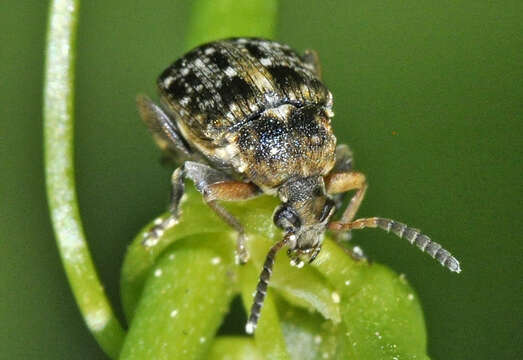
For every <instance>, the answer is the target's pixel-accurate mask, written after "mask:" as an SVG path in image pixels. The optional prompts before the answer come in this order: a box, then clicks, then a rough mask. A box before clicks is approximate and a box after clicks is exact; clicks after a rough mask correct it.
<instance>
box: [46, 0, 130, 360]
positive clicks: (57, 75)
mask: <svg viewBox="0 0 523 360" xmlns="http://www.w3.org/2000/svg"><path fill="white" fill-rule="evenodd" d="M78 6H79V1H75V0H55V1H52V3H51V5H50V9H49V25H48V26H49V27H48V33H47V50H46V65H45V85H44V86H45V88H44V151H45V178H46V186H47V198H48V202H49V209H50V213H51V220H52V223H53V229H54V232H55V237H56V241H57V245H58V249H59V251H60V256H61V258H62V263H63V265H64V268H65V272H66V274H67V278H68V279H69V284H70V286H71V288H72V290H73V293H74V296H75V298H76V302H77V304H78V307H79V308H80V311H81V313H82V316H83V318H84V320H85V322H86V324H87V326H88V328H89V330H90V331H91V333H92V334H93V335H94V337H95V338H96V340H97V341H98V343H99V344H100V346H101V347H102V349H103V350H104V351H105V352H106V353H107V354H108V355H109V356H110V357H111V358H116V357H117V356H118V353H119V351H120V348H121V344H122V341H123V338H124V330H123V329H122V327H121V325H120V323H119V322H118V319H117V318H116V317H115V315H114V313H113V311H112V309H111V305H110V304H109V301H108V300H107V297H106V295H105V293H104V290H103V287H102V284H101V283H100V280H99V279H98V276H97V274H96V271H95V269H94V266H93V262H92V259H91V256H90V253H89V249H88V246H87V243H86V240H85V235H84V232H83V229H82V223H81V219H80V215H79V211H78V205H77V199H76V191H75V181H74V166H73V125H74V116H73V113H74V111H73V108H74V107H73V100H74V91H73V90H74V60H75V37H76V28H77V18H78Z"/></svg>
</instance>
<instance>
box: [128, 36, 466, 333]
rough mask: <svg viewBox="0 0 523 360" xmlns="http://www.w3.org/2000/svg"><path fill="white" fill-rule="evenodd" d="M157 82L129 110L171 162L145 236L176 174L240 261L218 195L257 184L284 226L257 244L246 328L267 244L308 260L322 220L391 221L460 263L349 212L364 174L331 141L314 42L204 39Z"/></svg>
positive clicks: (269, 263)
mask: <svg viewBox="0 0 523 360" xmlns="http://www.w3.org/2000/svg"><path fill="white" fill-rule="evenodd" d="M157 85H158V89H159V93H160V99H161V105H160V106H159V105H156V104H155V103H153V102H152V101H151V100H150V99H149V98H148V97H147V96H145V95H139V96H138V97H137V104H138V109H139V113H140V115H141V118H142V119H143V121H144V122H145V124H146V125H147V126H148V128H149V129H150V131H151V132H152V134H153V136H154V138H155V140H156V142H157V144H158V145H159V146H160V147H161V148H162V149H163V150H165V151H166V152H167V153H169V154H171V155H173V156H174V157H176V158H177V159H178V160H180V161H182V165H181V166H180V167H178V168H177V169H176V170H175V171H174V172H173V174H172V178H171V182H172V198H171V204H170V208H169V210H170V215H169V216H168V217H166V218H163V219H158V220H157V221H155V223H154V225H153V226H152V228H151V229H150V230H149V231H148V232H147V233H146V234H145V238H144V244H145V246H152V245H154V244H155V243H156V242H157V241H158V239H159V238H160V237H161V235H162V234H163V233H164V231H165V230H166V229H168V228H169V227H171V226H172V225H173V224H175V223H176V219H177V217H178V215H179V204H180V199H181V197H182V195H183V193H184V179H186V178H188V179H191V180H192V181H193V182H194V184H195V186H196V188H197V189H198V191H199V192H200V193H201V194H202V195H203V200H204V201H205V203H206V204H207V205H208V206H209V207H210V208H211V209H212V210H214V211H215V212H216V214H218V215H219V217H221V218H222V219H223V220H224V221H225V222H226V223H227V224H229V225H230V226H231V227H232V228H234V229H235V230H236V231H237V233H238V239H237V246H236V255H237V259H238V261H239V263H245V262H246V261H247V260H248V257H249V254H248V251H247V249H246V246H245V230H244V228H243V226H242V224H241V223H240V222H239V221H238V220H237V219H236V218H235V217H234V216H233V215H231V214H230V213H229V212H228V211H227V210H226V209H225V208H224V207H223V206H222V205H220V204H219V203H218V201H240V200H247V199H250V198H253V197H255V196H258V195H261V194H269V195H273V196H278V198H279V199H280V201H281V204H280V205H279V206H278V207H277V208H276V210H275V212H274V215H273V221H274V224H275V225H276V226H277V227H279V228H280V229H282V230H283V232H284V236H283V239H282V240H280V241H279V242H277V243H276V244H274V245H273V246H272V247H271V249H270V250H269V252H268V254H267V257H266V260H265V263H264V266H263V270H262V272H261V274H260V277H259V282H258V286H257V290H256V294H255V296H254V302H253V305H252V308H251V312H250V316H249V319H248V322H247V325H246V332H247V333H251V334H252V333H253V332H254V330H255V328H256V325H257V322H258V319H259V316H260V312H261V308H262V305H263V301H264V299H265V295H266V292H267V287H268V283H269V279H270V276H271V273H272V267H273V264H274V258H275V256H276V253H277V252H278V251H279V250H280V249H281V248H282V247H284V246H286V247H287V248H288V254H289V256H290V257H291V262H292V263H293V264H296V265H298V266H302V265H303V260H302V259H303V258H306V259H308V261H309V262H312V261H314V259H315V258H316V256H317V255H318V253H319V252H320V249H321V245H322V242H323V236H324V233H325V231H326V230H327V229H328V230H331V231H334V232H342V231H348V230H351V229H362V228H365V227H371V228H381V229H384V230H386V231H392V232H393V233H394V234H396V235H397V236H399V237H400V238H404V239H407V240H408V241H409V242H410V243H411V244H415V245H417V246H418V247H419V248H420V249H421V250H422V251H424V252H427V253H428V254H430V255H431V256H432V257H434V258H435V259H437V260H438V261H439V262H440V263H441V264H442V265H443V266H445V267H446V268H448V269H449V270H451V271H454V272H460V271H461V269H460V265H459V262H458V261H457V260H456V259H455V258H454V257H453V256H452V255H451V254H450V253H449V252H448V251H447V250H445V249H443V248H442V247H441V245H439V244H438V243H436V242H433V241H432V240H430V238H429V237H428V236H427V235H424V234H422V233H421V232H420V231H419V230H417V229H414V228H411V227H408V226H407V225H405V224H402V223H400V222H396V221H394V220H390V219H385V218H379V217H373V218H363V219H357V220H355V219H354V218H355V215H356V212H357V210H358V208H359V206H360V204H361V202H362V200H363V198H364V196H365V192H366V190H367V182H366V179H365V176H364V175H363V174H362V173H361V172H358V171H355V170H354V169H353V156H352V152H351V151H350V149H349V148H348V147H347V146H346V145H337V144H336V137H335V136H334V134H333V131H332V127H331V118H332V117H333V116H334V113H333V111H332V106H333V99H332V94H331V93H330V91H329V90H328V89H327V88H326V86H325V85H324V84H323V82H322V77H321V68H320V63H319V60H318V56H317V54H316V52H314V51H311V50H307V51H305V53H304V55H302V56H300V55H299V54H298V53H297V52H295V51H294V50H292V49H291V48H290V47H289V46H287V45H285V44H280V43H278V42H274V41H270V40H265V39H259V38H231V39H225V40H220V41H215V42H210V43H207V44H204V45H201V46H199V47H197V48H195V49H193V50H191V51H189V52H188V53H187V54H185V55H184V56H182V57H181V58H180V59H178V60H177V61H175V62H174V63H173V64H172V65H171V66H169V67H168V68H167V69H166V70H165V71H164V72H163V73H162V74H161V75H160V76H159V78H158V80H157ZM351 190H354V191H355V193H354V195H353V196H352V197H351V199H350V201H349V203H348V205H347V207H346V208H345V210H344V211H343V213H342V215H341V218H340V219H339V220H337V221H330V218H331V216H332V215H333V213H334V212H335V211H336V210H337V209H338V208H339V207H340V206H341V201H340V198H341V196H342V195H343V194H345V193H347V192H348V191H351ZM329 221H330V222H329Z"/></svg>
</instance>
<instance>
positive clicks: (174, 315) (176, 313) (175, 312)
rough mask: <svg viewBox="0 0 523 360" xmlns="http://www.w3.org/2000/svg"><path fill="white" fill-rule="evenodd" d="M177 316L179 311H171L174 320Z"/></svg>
mask: <svg viewBox="0 0 523 360" xmlns="http://www.w3.org/2000/svg"><path fill="white" fill-rule="evenodd" d="M176 315H178V310H176V309H174V310H173V311H171V314H170V316H171V317H172V318H174V317H176Z"/></svg>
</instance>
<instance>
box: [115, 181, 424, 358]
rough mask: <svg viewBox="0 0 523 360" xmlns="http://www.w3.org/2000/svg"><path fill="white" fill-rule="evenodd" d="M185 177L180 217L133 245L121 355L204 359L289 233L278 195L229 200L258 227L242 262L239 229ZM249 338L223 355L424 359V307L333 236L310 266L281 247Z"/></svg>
mask: <svg viewBox="0 0 523 360" xmlns="http://www.w3.org/2000/svg"><path fill="white" fill-rule="evenodd" d="M187 185H188V186H187V188H188V191H187V196H186V199H185V200H184V202H183V204H182V208H181V209H182V215H181V217H180V219H179V222H178V223H177V224H176V225H175V226H174V227H173V228H171V229H169V230H168V231H167V232H166V233H165V234H164V236H163V237H162V238H161V240H160V242H159V243H158V244H157V245H156V246H154V247H151V248H146V247H144V246H143V245H142V239H143V232H142V233H140V234H138V236H137V237H136V239H135V240H134V242H133V243H132V244H131V246H130V247H129V251H128V253H127V256H126V258H125V261H124V266H123V271H122V280H121V284H122V298H123V301H124V308H125V312H126V314H127V317H128V318H129V319H130V323H131V327H130V330H129V335H128V337H127V338H126V341H125V344H124V348H123V349H124V350H123V352H122V358H123V359H127V358H129V359H135V358H136V359H138V358H152V357H154V358H173V357H175V356H176V355H178V356H179V354H181V353H183V354H186V356H187V358H193V359H198V358H205V354H206V351H208V350H209V347H213V346H214V345H213V341H220V339H221V337H218V338H214V333H215V331H216V329H217V328H218V327H219V326H220V324H221V323H222V320H223V317H224V315H225V313H226V311H227V309H228V307H229V304H230V301H231V299H232V297H233V296H235V295H237V294H241V296H242V299H243V302H244V307H245V309H249V308H250V305H251V301H252V293H253V291H254V290H255V287H256V283H257V280H258V275H259V272H260V270H261V268H262V264H263V260H264V258H265V255H266V253H267V251H268V249H269V248H270V246H271V245H272V244H273V243H274V242H275V241H277V240H278V239H280V238H281V236H282V234H281V233H280V232H279V231H278V229H276V228H275V227H274V225H273V224H272V223H271V214H272V212H273V210H274V207H275V206H276V205H277V200H276V199H275V198H271V197H266V196H264V197H260V198H258V199H254V200H251V201H248V202H243V203H230V204H225V205H226V206H227V208H228V209H229V211H231V213H233V214H234V215H235V216H237V217H238V218H239V219H240V221H241V222H242V223H243V224H244V225H245V227H246V228H247V229H249V230H250V231H249V233H248V242H247V247H248V250H249V252H250V254H251V260H250V261H249V263H248V264H246V265H244V266H239V265H236V264H235V263H234V257H233V254H234V249H235V239H236V234H235V233H234V231H232V230H231V229H230V228H229V227H228V226H227V225H225V224H224V223H223V222H222V221H221V220H220V219H219V218H218V217H217V216H216V215H215V214H214V213H213V212H212V211H211V210H210V209H209V208H208V207H207V206H206V205H205V204H204V203H203V201H202V198H201V195H200V194H199V193H197V191H196V190H195V189H194V187H193V186H192V185H190V184H189V183H187ZM147 228H148V227H145V228H144V231H145V230H146V229H147ZM173 312H174V313H175V316H171V315H172V314H173ZM239 335H240V334H239ZM213 339H214V340H213ZM242 339H246V337H244V336H241V337H240V336H239V337H235V338H227V342H226V343H227V344H229V346H228V347H225V346H224V345H223V344H222V343H220V342H218V344H220V345H219V351H218V350H217V353H218V354H222V355H220V356H223V358H225V355H226V354H228V355H231V356H232V355H233V354H236V352H239V351H241V349H244V348H245V347H252V346H255V347H256V348H257V349H258V350H257V351H258V353H259V354H261V355H263V356H264V358H268V359H271V358H272V359H307V358H310V359H317V358H321V357H322V356H329V358H339V359H346V358H361V359H384V358H390V359H393V358H394V357H397V358H401V359H425V358H426V355H425V347H426V338H425V329H424V321H423V314H422V312H421V308H420V306H419V303H418V301H417V300H416V296H415V295H414V293H413V290H412V289H411V288H410V286H409V285H408V284H407V282H406V280H405V279H404V277H401V276H398V275H396V274H394V273H393V272H392V271H390V270H389V269H387V268H386V267H384V266H381V265H378V264H372V265H371V264H369V263H368V262H367V261H364V260H360V261H357V260H354V259H353V258H352V257H351V256H350V251H349V250H347V249H345V248H343V247H341V246H340V245H338V244H337V243H336V242H334V241H332V240H331V239H330V238H327V239H326V241H325V244H324V247H323V249H322V252H321V253H320V255H319V256H318V258H317V259H316V261H315V262H314V263H313V264H312V265H310V266H305V267H304V268H302V269H298V268H296V267H292V266H290V264H289V261H288V258H287V257H286V254H285V253H284V252H281V253H280V254H279V255H278V256H277V259H276V264H275V268H274V276H273V280H272V281H271V287H270V290H269V292H268V296H267V300H266V304H265V306H264V308H263V310H262V316H261V319H260V323H259V326H258V328H257V330H256V334H255V337H254V343H246V342H243V341H242ZM216 346H218V345H216ZM236 346H237V347H236ZM212 351H214V350H212ZM324 354H326V355H324ZM189 355H191V356H189ZM202 356H203V357H202ZM214 356H218V355H214Z"/></svg>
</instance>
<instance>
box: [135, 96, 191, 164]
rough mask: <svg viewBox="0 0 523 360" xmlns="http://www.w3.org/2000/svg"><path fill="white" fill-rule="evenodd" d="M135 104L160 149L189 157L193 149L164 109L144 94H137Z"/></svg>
mask: <svg viewBox="0 0 523 360" xmlns="http://www.w3.org/2000/svg"><path fill="white" fill-rule="evenodd" d="M136 105H137V107H138V112H139V113H140V117H141V118H142V120H143V122H144V123H145V125H147V127H148V128H149V131H151V133H152V134H153V137H154V140H155V141H156V144H157V145H158V146H159V147H160V148H161V149H162V150H164V151H165V152H167V153H169V154H171V155H174V156H175V157H176V156H178V157H182V158H185V159H188V158H191V156H192V155H193V151H192V150H191V148H190V147H189V145H188V144H187V142H186V141H185V139H184V138H183V136H182V135H181V134H180V132H179V130H178V128H177V127H176V125H175V122H174V121H173V120H172V119H171V118H170V117H169V115H168V114H167V113H166V112H165V111H164V109H162V108H161V107H160V106H158V105H156V104H155V103H153V102H152V101H151V99H149V98H148V97H147V96H146V95H138V96H137V97H136Z"/></svg>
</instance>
